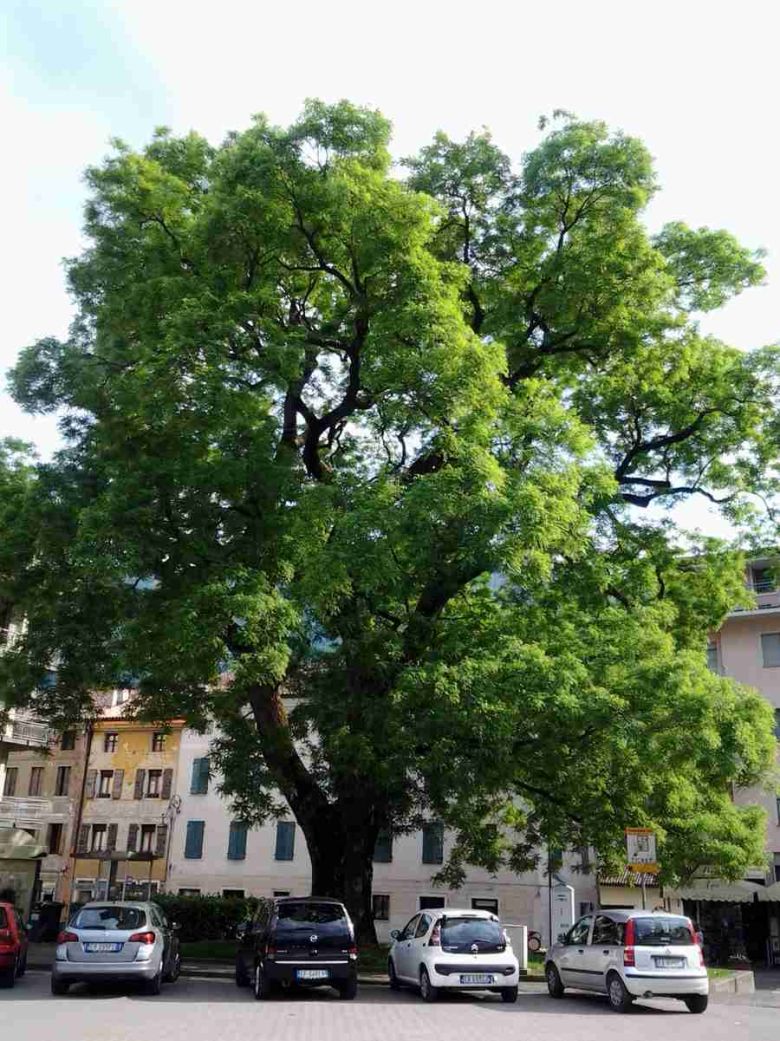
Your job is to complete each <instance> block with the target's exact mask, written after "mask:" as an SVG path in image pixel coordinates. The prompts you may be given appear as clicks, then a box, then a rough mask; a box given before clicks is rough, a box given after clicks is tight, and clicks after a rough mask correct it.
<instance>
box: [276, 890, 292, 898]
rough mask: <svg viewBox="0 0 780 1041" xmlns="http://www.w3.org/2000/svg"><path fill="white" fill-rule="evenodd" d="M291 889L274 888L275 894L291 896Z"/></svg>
mask: <svg viewBox="0 0 780 1041" xmlns="http://www.w3.org/2000/svg"><path fill="white" fill-rule="evenodd" d="M289 895H290V890H289V889H274V896H289Z"/></svg>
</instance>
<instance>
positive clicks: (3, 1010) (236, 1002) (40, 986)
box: [0, 971, 780, 1041]
mask: <svg viewBox="0 0 780 1041" xmlns="http://www.w3.org/2000/svg"><path fill="white" fill-rule="evenodd" d="M756 997H757V998H759V999H760V996H759V995H756ZM0 1036H2V1037H3V1038H6V1037H7V1038H8V1039H9V1041H52V1039H53V1038H56V1041H138V1039H139V1038H147V1039H152V1041H154V1039H165V1041H438V1039H439V1038H446V1039H447V1041H460V1039H461V1038H462V1039H463V1041H475V1039H476V1041H482V1039H489V1041H510V1039H511V1041H522V1039H537V1038H538V1039H540V1041H604V1038H609V1037H610V1036H611V1037H614V1038H620V1037H630V1038H631V1041H702V1039H703V1038H706V1041H778V1038H779V1037H780V1012H779V1011H778V1008H777V1007H776V1006H775V1007H772V1006H771V1005H762V1004H756V1003H751V1004H742V1003H734V1004H732V1003H727V1002H717V1003H715V1002H713V1003H711V1004H710V1007H709V1009H708V1010H707V1012H705V1013H704V1015H703V1016H694V1015H691V1014H690V1013H688V1012H687V1011H686V1010H685V1007H684V1006H683V1005H681V1004H678V1003H677V1002H673V1001H662V1000H655V1001H647V1002H642V1003H640V1004H637V1005H636V1006H635V1007H634V1009H633V1010H632V1011H631V1012H630V1013H628V1015H626V1016H618V1015H617V1014H616V1013H614V1012H612V1011H611V1010H610V1009H609V1007H608V1006H607V1004H606V1002H605V1001H604V1000H602V999H600V998H598V997H591V996H589V995H583V996H578V995H572V994H567V995H566V996H565V998H564V999H563V1000H562V1001H552V1000H551V999H550V998H548V997H547V995H546V994H545V993H544V992H543V990H542V988H541V987H540V986H537V985H527V986H526V987H523V989H522V991H521V995H520V998H519V1000H518V1002H517V1004H516V1005H503V1004H502V1003H501V1000H500V998H498V996H497V995H496V996H493V995H485V996H484V997H480V996H475V995H465V994H464V995H456V996H454V997H452V998H448V999H446V1000H444V1001H441V1002H439V1003H438V1004H435V1005H426V1004H424V1003H423V1002H422V1001H421V1000H420V998H419V997H418V996H417V995H416V994H412V993H410V992H402V993H400V994H393V993H391V992H390V991H389V990H388V989H387V988H386V987H363V988H362V990H361V992H360V994H359V996H358V998H357V1000H356V1001H352V1002H345V1001H340V1000H339V999H338V998H337V997H336V995H335V994H332V993H331V992H330V991H308V992H305V993H303V994H301V995H298V996H295V997H294V998H275V999H273V1000H272V1001H270V1002H267V1003H263V1004H261V1003H259V1002H256V1001H255V1000H254V998H253V997H252V994H251V991H248V990H239V989H238V988H237V987H236V986H235V984H234V983H233V982H232V981H230V980H214V979H209V980H207V979H184V978H182V979H180V980H179V982H178V983H175V984H171V985H168V986H166V987H164V988H163V992H162V994H161V995H159V996H158V997H148V996H146V995H143V994H140V993H137V992H131V991H129V990H128V991H124V990H119V989H101V990H99V991H87V990H85V989H84V988H82V987H74V989H73V990H72V992H71V993H70V994H68V995H67V996H66V997H64V998H54V997H52V995H51V994H50V991H49V975H48V973H45V972H37V971H28V973H27V975H26V976H25V977H24V978H23V979H21V980H19V982H18V983H17V985H16V987H15V988H14V989H13V990H0Z"/></svg>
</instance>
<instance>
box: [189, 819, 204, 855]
mask: <svg viewBox="0 0 780 1041" xmlns="http://www.w3.org/2000/svg"><path fill="white" fill-rule="evenodd" d="M205 827H206V822H205V821H187V839H186V842H185V844H184V857H185V860H200V858H201V857H202V856H203V831H204V829H205Z"/></svg>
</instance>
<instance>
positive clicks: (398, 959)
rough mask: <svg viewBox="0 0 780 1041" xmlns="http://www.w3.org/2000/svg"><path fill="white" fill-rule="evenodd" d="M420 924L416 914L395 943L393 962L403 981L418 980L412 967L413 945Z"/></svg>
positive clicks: (396, 972) (397, 973)
mask: <svg viewBox="0 0 780 1041" xmlns="http://www.w3.org/2000/svg"><path fill="white" fill-rule="evenodd" d="M419 922H420V916H419V914H416V915H415V916H414V918H412V919H410V921H408V922H407V923H406V925H405V926H404V927H403V929H402V930H401V935H400V936H399V937H398V939H397V940H396V941H395V947H394V948H393V962H394V964H395V974H396V976H400V977H401V979H404V980H408V979H414V980H415V982H416V980H417V977H416V976H413V975H412V974H411V973H412V969H411V965H412V945H413V943H414V934H415V932H416V931H417V926H418V925H419Z"/></svg>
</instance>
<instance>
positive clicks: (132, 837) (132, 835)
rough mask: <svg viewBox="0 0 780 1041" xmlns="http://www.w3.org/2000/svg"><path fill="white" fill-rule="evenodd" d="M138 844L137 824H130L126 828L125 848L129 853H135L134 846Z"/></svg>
mask: <svg viewBox="0 0 780 1041" xmlns="http://www.w3.org/2000/svg"><path fill="white" fill-rule="evenodd" d="M137 846H138V825H137V824H131V825H129V827H128V829H127V850H128V852H129V853H135V850H136V847H137Z"/></svg>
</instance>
